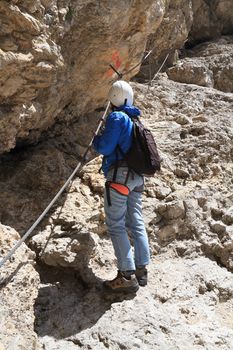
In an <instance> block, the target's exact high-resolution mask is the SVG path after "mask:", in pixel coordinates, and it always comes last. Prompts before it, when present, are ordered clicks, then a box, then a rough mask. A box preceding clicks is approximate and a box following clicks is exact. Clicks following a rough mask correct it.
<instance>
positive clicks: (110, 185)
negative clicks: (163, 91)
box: [93, 81, 150, 292]
mask: <svg viewBox="0 0 233 350" xmlns="http://www.w3.org/2000/svg"><path fill="white" fill-rule="evenodd" d="M109 100H110V102H111V104H112V109H113V111H112V112H111V113H110V114H109V116H108V117H107V120H106V125H105V129H104V131H103V133H102V135H98V136H96V137H95V139H94V141H93V146H94V148H95V150H96V151H97V152H99V153H101V154H103V155H104V157H103V162H102V169H103V172H104V175H105V177H106V180H107V181H106V186H105V187H106V188H105V194H104V208H105V216H106V225H107V228H108V232H109V234H110V237H111V240H112V243H113V247H114V251H115V255H116V258H117V265H118V274H117V277H116V278H115V279H114V280H112V281H105V282H104V287H105V288H106V289H107V290H108V291H111V292H136V291H137V290H138V288H139V285H143V286H144V285H146V284H147V270H146V265H148V263H149V261H150V253H149V244H148V238H147V233H146V230H145V225H144V222H143V218H142V201H141V196H142V191H143V188H144V179H143V176H141V175H139V174H137V173H135V172H134V171H133V170H131V169H129V168H128V166H127V163H126V162H125V161H124V154H125V153H126V152H127V151H128V149H129V148H130V146H131V142H132V129H133V122H132V120H131V119H130V117H139V116H140V111H139V109H138V108H136V107H135V106H133V90H132V88H131V87H130V85H129V84H128V83H126V82H124V81H118V82H116V83H114V84H113V86H112V88H111V89H110V91H109ZM126 227H127V228H129V230H130V231H131V234H132V238H133V241H134V256H133V253H132V249H131V245H130V241H129V238H128V233H127V229H126ZM135 273H136V276H135Z"/></svg>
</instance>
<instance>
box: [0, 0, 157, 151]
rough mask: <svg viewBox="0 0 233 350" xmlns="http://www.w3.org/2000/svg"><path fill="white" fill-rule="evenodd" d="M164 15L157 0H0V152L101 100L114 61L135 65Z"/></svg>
mask: <svg viewBox="0 0 233 350" xmlns="http://www.w3.org/2000/svg"><path fill="white" fill-rule="evenodd" d="M122 13H124V16H122ZM162 15H163V2H162V1H152V0H149V1H147V2H143V1H139V0H138V1H136V2H134V3H133V4H132V2H128V3H126V2H125V1H113V2H111V6H109V2H108V1H101V2H98V1H97V2H96V1H93V0H92V1H90V0H89V1H78V2H77V1H72V0H69V1H56V0H50V1H45V0H43V1H42V0H41V1H38V0H33V1H12V2H10V3H9V2H7V1H4V0H3V1H1V4H0V19H1V22H2V23H3V25H2V26H1V51H0V62H1V68H0V69H1V74H0V76H1V78H0V102H1V109H0V113H1V114H0V115H1V122H0V139H1V144H0V153H3V152H4V151H9V150H10V149H12V148H14V147H15V144H16V142H18V143H20V142H21V141H23V140H28V141H31V142H36V141H37V139H38V137H39V136H40V135H41V132H42V131H43V130H46V129H48V127H49V126H51V125H53V124H54V122H55V120H57V119H63V120H69V119H72V118H77V117H78V116H79V117H80V116H81V115H83V114H84V113H87V112H89V111H93V110H94V109H95V108H97V107H98V106H100V105H102V103H103V101H104V99H105V96H106V91H107V89H108V88H109V85H110V82H112V79H113V76H114V74H115V73H114V72H113V71H112V70H111V68H109V64H110V63H112V64H114V66H115V67H116V68H117V69H121V70H123V71H125V70H128V69H129V68H130V67H132V66H133V65H135V64H136V63H138V62H139V61H140V59H141V57H142V54H143V51H144V48H145V43H146V38H147V36H148V35H149V34H150V33H151V32H153V31H155V29H156V28H157V26H158V24H159V22H160V20H161V16H162ZM134 74H135V73H134ZM131 75H132V73H131ZM62 112H63V113H62Z"/></svg>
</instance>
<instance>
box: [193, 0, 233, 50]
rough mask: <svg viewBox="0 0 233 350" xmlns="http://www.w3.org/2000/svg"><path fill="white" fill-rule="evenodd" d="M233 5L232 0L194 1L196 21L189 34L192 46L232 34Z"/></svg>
mask: <svg viewBox="0 0 233 350" xmlns="http://www.w3.org/2000/svg"><path fill="white" fill-rule="evenodd" d="M232 11H233V4H232V1H231V0H214V1H205V0H193V12H194V16H193V18H194V20H193V25H192V28H191V31H190V34H189V42H190V44H192V45H193V44H195V43H197V42H200V41H207V40H210V39H213V38H216V37H219V36H221V35H222V34H223V35H226V34H232V30H233V18H232Z"/></svg>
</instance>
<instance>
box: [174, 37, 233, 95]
mask: <svg viewBox="0 0 233 350" xmlns="http://www.w3.org/2000/svg"><path fill="white" fill-rule="evenodd" d="M232 47H233V38H232V37H222V38H221V39H219V40H216V41H214V42H209V43H204V44H200V45H198V46H195V48H194V49H192V50H191V51H187V54H188V55H189V56H190V57H189V58H185V59H182V60H180V61H179V62H178V63H177V64H176V65H175V66H174V67H172V68H169V69H168V71H167V73H168V76H169V78H170V79H172V80H175V81H179V82H181V83H187V84H196V85H200V86H209V87H214V88H216V89H219V90H222V91H225V92H233V85H232V81H233V79H232V77H233V66H232V58H233V49H232ZM194 57H195V58H194ZM197 57H198V58H197Z"/></svg>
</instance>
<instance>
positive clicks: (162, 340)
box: [36, 252, 233, 350]
mask: <svg viewBox="0 0 233 350" xmlns="http://www.w3.org/2000/svg"><path fill="white" fill-rule="evenodd" d="M51 273H52V271H51ZM55 275H56V271H54V273H53V276H55ZM62 276H63V277H62ZM102 277H104V276H103V273H102ZM149 278H150V279H149V285H148V287H145V288H141V289H140V290H139V292H138V293H137V296H135V297H133V296H132V297H128V298H121V297H118V298H117V297H115V298H112V299H107V298H106V297H104V295H103V294H102V293H101V291H100V290H98V289H95V288H91V289H89V290H86V291H84V290H83V289H82V287H81V286H80V285H79V283H78V282H77V280H75V278H73V277H72V275H71V274H70V277H69V278H68V276H67V275H64V274H62V271H61V272H60V282H58V281H59V272H57V276H56V277H53V280H52V279H51V278H50V282H49V281H48V280H47V281H46V280H44V284H43V286H42V288H41V294H40V297H39V299H38V305H37V312H36V315H37V327H36V330H37V332H38V334H39V336H40V338H41V341H42V343H43V345H44V347H45V348H46V349H67V350H73V349H74V347H75V346H76V347H77V346H78V347H79V348H80V349H87V348H90V349H96V350H97V349H105V348H112V349H117V350H118V349H122V348H124V349H137V348H140V349H145V350H149V349H152V348H153V349H158V350H160V349H173V348H174V346H179V347H180V348H182V349H186V348H187V349H191V350H195V349H198V348H199V347H200V345H201V346H202V347H204V348H205V347H206V348H207V347H208V348H209V349H210V350H215V349H216V347H218V348H219V349H221V350H225V349H231V347H232V346H233V330H232V319H231V314H232V312H231V311H232V310H233V304H232V295H233V285H232V276H231V273H230V272H228V271H227V270H223V269H222V268H221V267H219V266H218V265H217V264H216V263H215V262H213V261H211V260H209V259H207V258H193V259H187V260H186V259H181V258H174V256H172V255H169V252H167V254H163V255H161V256H159V257H157V258H156V259H153V264H152V265H151V266H150V269H149ZM56 281H57V282H56ZM45 304H46V305H47V307H46V308H43V305H45ZM54 305H56V310H57V312H53V308H54ZM39 311H40V312H39ZM80 315H83V317H80ZM110 323H111V326H109V324H110ZM53 324H55V325H56V327H53V326H52V325H53Z"/></svg>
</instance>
